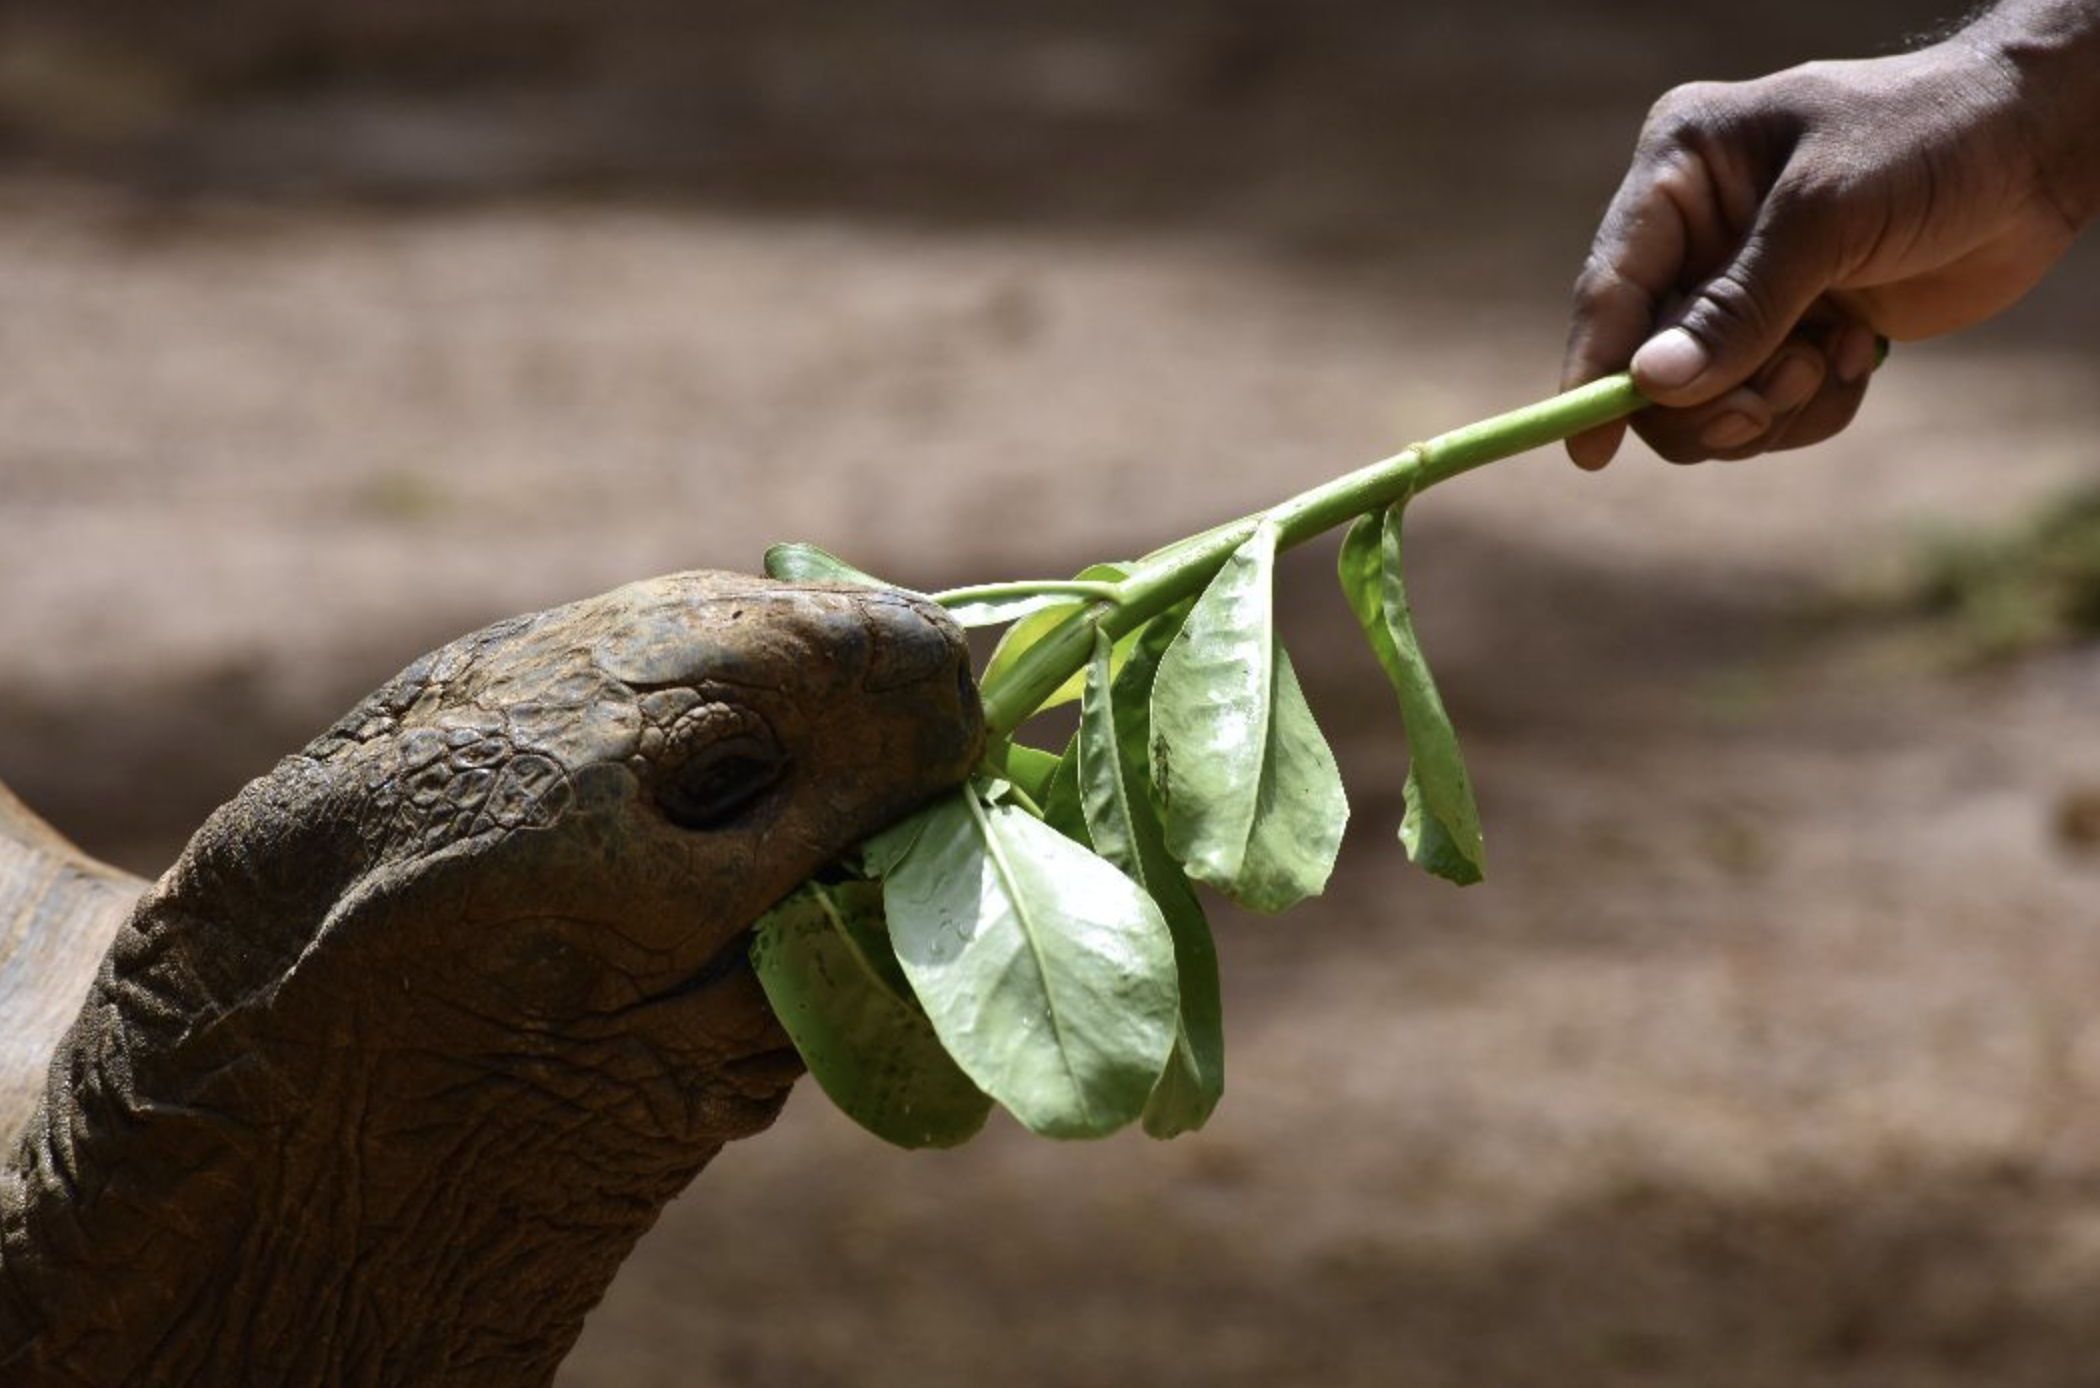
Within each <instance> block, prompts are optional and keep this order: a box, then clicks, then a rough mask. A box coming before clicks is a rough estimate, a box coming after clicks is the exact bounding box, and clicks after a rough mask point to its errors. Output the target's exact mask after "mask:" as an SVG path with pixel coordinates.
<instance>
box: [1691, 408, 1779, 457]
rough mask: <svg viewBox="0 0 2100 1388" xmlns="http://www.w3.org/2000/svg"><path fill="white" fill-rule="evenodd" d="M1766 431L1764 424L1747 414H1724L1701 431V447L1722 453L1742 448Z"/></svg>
mask: <svg viewBox="0 0 2100 1388" xmlns="http://www.w3.org/2000/svg"><path fill="white" fill-rule="evenodd" d="M1764 431H1765V428H1764V426H1763V425H1762V424H1759V423H1758V422H1757V421H1756V420H1754V419H1752V418H1751V417H1750V416H1748V415H1746V414H1724V415H1721V416H1719V417H1717V418H1715V419H1714V420H1712V421H1711V422H1710V423H1708V424H1707V426H1706V427H1705V428H1704V429H1701V430H1700V431H1699V446H1700V447H1701V448H1708V449H1712V450H1713V451H1714V452H1716V453H1720V452H1724V451H1725V450H1727V449H1730V448H1740V447H1742V446H1743V445H1744V444H1746V443H1748V442H1750V440H1752V439H1754V438H1756V437H1757V436H1758V435H1759V434H1762V433H1763V432H1764Z"/></svg>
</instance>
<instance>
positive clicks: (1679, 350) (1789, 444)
mask: <svg viewBox="0 0 2100 1388" xmlns="http://www.w3.org/2000/svg"><path fill="white" fill-rule="evenodd" d="M2093 8H2094V7H2092V6H2087V7H2086V9H2087V11H2088V12H2090V11H2091V10H2092V9H2093ZM2086 27H2087V28H2094V27H2100V25H2095V24H2093V23H2091V22H2088V24H2087V25H2086ZM2089 56H2090V55H2089V54H2088V57H2089ZM2031 79H2032V74H2031V73H2029V72H2026V71H2024V70H2023V69H2022V68H2021V67H2020V65H2018V64H2016V63H2014V62H2011V61H2009V60H2007V59H2006V57H2005V55H2004V54H2003V52H2000V51H1995V50H1994V49H1993V47H1992V46H1991V45H1990V44H1989V43H1987V42H1983V41H1980V40H1979V39H1977V38H1975V37H1973V31H1972V32H1971V34H1970V35H1962V36H1957V37H1956V38H1955V39H1952V40H1949V41H1947V42H1945V43H1942V44H1939V45H1937V46H1935V47H1933V48H1929V49H1925V50H1921V51H1919V52H1916V53H1907V54H1902V55H1899V56H1895V57H1889V58H1880V59H1872V60H1867V61H1861V62H1821V63H1811V64H1808V65H1806V66H1803V67H1798V68H1793V69H1790V70H1788V71H1785V72H1781V73H1777V74H1775V75H1773V76H1770V77H1765V78H1762V79H1759V80H1757V81H1752V82H1743V83H1728V84H1722V83H1701V84H1695V85H1692V86H1686V87H1680V88H1678V89H1676V90H1675V91H1673V92H1671V93H1669V94H1668V95H1667V96H1665V97H1664V98H1663V99H1662V101H1661V102H1659V103H1658V104H1657V105H1656V107H1655V109H1654V111H1653V112H1652V113H1651V114H1650V116H1649V118H1648V122H1647V124H1646V126H1645V127H1644V128H1643V130H1642V132H1641V136H1640V139H1639V142H1638V144H1637V146H1636V148H1635V152H1634V158H1633V164H1632V168H1631V169H1630V170H1629V171H1628V173H1627V175H1626V178H1625V181H1624V183H1623V184H1622V185H1621V186H1620V188H1619V191H1618V193H1617V195H1616V196H1615V197H1614V198H1613V200H1612V202H1611V205H1610V207H1609V209H1608V210H1607V211H1606V213H1605V216H1604V219H1603V222H1602V224H1601V226H1600V228H1599V230H1598V232H1597V236H1596V240H1595V242H1594V244H1593V245H1592V247H1591V250H1590V254H1589V258H1588V260H1587V262H1586V263H1585V265H1584V268H1583V271H1582V274H1581V276H1580V277H1579V279H1578V280H1577V282H1576V292H1575V312H1574V322H1573V326H1572V329H1571V332H1570V335H1569V341H1568V349H1567V355H1566V358H1565V361H1564V364H1563V375H1562V384H1563V386H1564V388H1565V387H1572V386H1576V385H1580V384H1583V383H1584V382H1587V381H1590V380H1594V379H1596V378H1597V377H1599V376H1602V375H1605V374H1607V373H1609V372H1611V371H1615V370H1618V369H1620V368H1622V367H1624V366H1626V365H1627V364H1628V362H1629V358H1630V361H1631V369H1632V372H1633V376H1634V381H1635V384H1636V385H1638V386H1639V387H1640V389H1641V390H1642V392H1643V393H1644V394H1646V395H1647V396H1648V397H1649V398H1650V399H1652V400H1654V401H1655V402H1656V407H1655V408H1651V409H1648V410H1645V411H1643V412H1642V413H1641V414H1640V415H1638V416H1636V417H1635V419H1634V421H1633V427H1634V429H1635V430H1636V432H1638V433H1639V434H1640V436H1641V437H1642V438H1643V439H1644V440H1646V441H1647V443H1648V444H1649V445H1650V446H1651V447H1653V448H1654V449H1655V451H1656V452H1657V453H1659V454H1661V455H1662V456H1663V457H1665V458H1667V459H1669V460H1671V461H1673V462H1695V461H1699V460H1701V459H1704V458H1712V457H1720V458H1741V457H1748V456H1751V455H1753V454H1757V453H1762V452H1766V451H1769V450H1773V449H1779V448H1797V447H1801V446H1803V445H1806V444H1811V443H1816V442H1820V441H1821V440H1823V439H1826V438H1829V437H1830V436H1831V435H1833V434H1835V433H1837V432H1838V431H1839V430H1840V429H1842V428H1844V427H1845V425H1846V424H1848V423H1849V422H1850V421H1851V419H1852V416H1853V414H1854V413H1855V411H1856V410H1857V409H1858V407H1859V404H1860V401H1861V400H1862V399H1863V398H1864V396H1865V394H1866V388H1867V380H1868V377H1869V375H1870V374H1871V372H1872V370H1873V366H1874V362H1875V358H1876V343H1875V338H1876V336H1877V335H1882V336H1887V337H1891V338H1918V337H1927V336H1932V335H1934V334H1938V333H1945V332H1950V331H1953V330H1955V329H1958V328H1962V327H1966V326H1968V325H1970V324H1973V323H1976V322H1978V321H1980V320H1982V319H1985V318H1988V317H1990V316H1991V315H1993V314H1995V313H1997V312H1999V311H2000V310H2002V309H2004V308H2006V307H2007V306H2008V305H2010V304H2012V303H2013V302H2014V301H2015V300H2017V299H2019V298H2020V297H2021V296H2022V295H2023V294H2025V293H2026V292H2027V290H2028V289H2030V288H2031V287H2032V286H2033V285H2034V284H2035V282H2036V281H2037V280H2038V279H2040V278H2041V276H2042V275H2043V273H2044V272H2046V271H2047V269H2048V268H2049V267H2050V265H2052V264H2053V263H2054V262H2055V261H2056V260H2057V258H2058V257H2059V256H2060V255H2061V254H2062V253H2063V251H2064V250H2065V248H2066V247H2067V246H2068V245H2069V244H2070V242H2071V240H2072V238H2073V236H2074V234H2075V232H2076V230H2077V227H2078V225H2079V223H2080V222H2081V221H2082V220H2083V218H2084V216H2085V213H2086V209H2085V208H2084V206H2082V205H2081V203H2082V202H2083V199H2082V198H2081V197H2073V196H2071V193H2070V190H2069V188H2068V186H2067V180H2066V179H2065V178H2064V177H2063V171H2062V169H2061V168H2060V164H2061V162H2062V161H2061V158H2060V157H2059V152H2058V151H2057V150H2056V148H2055V147H2054V146H2055V144H2056V143H2058V142H2056V141H2054V140H2053V138H2052V131H2051V130H2050V129H2049V128H2048V127H2049V125H2050V121H2049V119H2048V118H2047V116H2048V114H2049V113H2053V112H2054V111H2056V110H2058V109H2060V108H2061V103H2049V102H2037V100H2036V99H2035V96H2034V93H2033V92H2032V90H2031V88H2032V86H2033V85H2034V84H2033V81H2032V80H2031ZM1658 329H1660V331H1658ZM1636 349H1638V350H1636ZM1624 431H1625V426H1624V425H1623V424H1617V425H1610V426H1606V427H1604V428H1601V429H1597V430H1593V431H1591V432H1589V433H1586V434H1583V435H1580V436H1578V437H1576V438H1574V439H1571V440H1570V441H1569V443H1568V451H1569V455H1570V456H1571V457H1572V458H1573V459H1574V461H1575V462H1576V463H1577V464H1578V465H1580V466H1582V467H1586V468H1600V467H1603V466H1604V465H1605V464H1606V463H1607V462H1609V461H1610V459H1611V457H1612V455H1613V453H1614V452H1616V451H1617V449H1618V446H1619V443H1620V442H1621V440H1622V438H1623V437H1624Z"/></svg>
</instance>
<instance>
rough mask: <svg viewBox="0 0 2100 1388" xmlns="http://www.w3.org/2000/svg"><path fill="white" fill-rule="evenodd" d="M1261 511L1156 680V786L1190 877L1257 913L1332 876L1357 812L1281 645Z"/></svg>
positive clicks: (1270, 530) (1174, 847) (1291, 900)
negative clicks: (1346, 830)
mask: <svg viewBox="0 0 2100 1388" xmlns="http://www.w3.org/2000/svg"><path fill="white" fill-rule="evenodd" d="M1275 562H1276V530H1275V527H1274V526H1273V525H1271V524H1269V523H1267V522H1264V523H1263V524H1262V525H1261V526H1260V527H1259V528H1258V529H1256V531H1255V532H1254V534H1253V536H1252V537H1251V538H1249V539H1248V541H1247V543H1246V544H1244V545H1242V546H1240V548H1239V549H1238V550H1236V551H1234V552H1233V555H1232V557H1231V558H1230V559H1228V560H1227V561H1226V562H1225V565H1224V567H1223V568H1221V569H1220V570H1219V571H1218V574H1217V577H1215V578H1214V579H1212V580H1211V583H1210V586H1209V587H1208V588H1206V589H1205V590H1204V591H1203V595H1202V596H1201V597H1200V598H1198V599H1197V600H1196V605H1195V607H1194V608H1193V609H1192V610H1191V611H1190V612H1189V616H1188V620H1187V622H1185V623H1184V624H1183V625H1182V628H1181V631H1180V633H1179V634H1178V635H1177V636H1176V637H1175V638H1174V642H1173V644H1172V645H1171V646H1169V647H1168V648H1167V653H1166V655H1165V656H1164V657H1162V658H1161V661H1160V666H1159V673H1158V676H1157V677H1156V680H1155V683H1154V688H1153V691H1152V746H1151V764H1152V779H1153V783H1154V784H1155V785H1156V786H1157V787H1158V789H1159V794H1160V797H1161V800H1162V801H1163V803H1164V804H1165V807H1166V841H1167V847H1168V849H1169V851H1171V852H1172V854H1173V855H1174V857H1175V859H1176V860H1177V861H1179V862H1180V863H1181V864H1182V866H1183V867H1185V868H1186V869H1187V870H1188V874H1189V876H1191V877H1193V878H1195V879H1196V880H1197V881H1199V882H1207V883H1209V884H1210V885H1211V886H1213V887H1216V888H1217V889H1218V890H1219V891H1221V892H1223V893H1225V895H1227V896H1229V897H1231V898H1232V899H1233V900H1234V901H1237V902H1239V903H1240V904H1241V905H1242V906H1246V907H1249V908H1251V909H1253V910H1256V911H1268V912H1277V911H1283V910H1287V909H1289V908H1290V907H1292V906H1295V905H1296V904H1297V903H1298V902H1300V901H1302V900H1304V899H1305V898H1306V897H1308V896H1314V895H1317V894H1318V893H1319V892H1320V890H1321V889H1322V888H1323V887H1325V886H1326V884H1327V878H1328V875H1329V874H1330V873H1331V872H1332V871H1333V870H1334V857H1335V853H1336V852H1337V851H1338V850H1339V849H1340V847H1341V840H1342V828H1343V826H1344V825H1345V824H1346V823H1347V821H1348V818H1349V802H1348V798H1347V797H1346V796H1345V795H1344V794H1343V791H1342V781H1341V775H1340V773H1339V772H1338V771H1337V770H1336V769H1335V764H1334V754H1333V753H1332V752H1331V751H1329V750H1328V747H1327V742H1326V739H1325V738H1323V737H1321V736H1320V729H1319V725H1318V724H1317V723H1316V722H1314V720H1313V716H1312V710H1311V708H1309V707H1308V706H1307V705H1306V702H1305V694H1304V691H1303V690H1302V689H1300V687H1299V685H1298V676H1297V673H1296V672H1295V671H1294V670H1293V669H1292V668H1291V662H1290V659H1289V657H1288V656H1286V655H1285V654H1284V652H1283V649H1282V647H1281V646H1280V645H1278V644H1277V641H1276V639H1275V631H1274V613H1273V596H1274V594H1273V589H1274V570H1275Z"/></svg>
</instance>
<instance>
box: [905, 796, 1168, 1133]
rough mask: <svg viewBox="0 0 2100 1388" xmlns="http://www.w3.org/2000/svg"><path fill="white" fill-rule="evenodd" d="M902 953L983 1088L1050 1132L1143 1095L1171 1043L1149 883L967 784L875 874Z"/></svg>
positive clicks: (937, 1022) (1162, 930)
mask: <svg viewBox="0 0 2100 1388" xmlns="http://www.w3.org/2000/svg"><path fill="white" fill-rule="evenodd" d="M883 902H884V906H885V908H886V910H887V912H888V915H889V921H890V938H891V940H892V941H893V942H894V944H895V946H896V951H897V960H898V963H899V964H901V965H902V966H903V969H904V973H905V976H906V977H907V978H909V979H910V980H911V985H912V989H913V991H914V992H915V993H917V994H918V997H919V1001H920V1003H921V1004H922V1005H923V1006H924V1007H925V1009H926V1015H927V1016H928V1017H929V1018H930V1019H931V1020H932V1022H933V1029H934V1031H935V1032H936V1033H937V1034H938V1035H939V1036H940V1038H941V1041H942V1043H943V1044H944V1045H946V1046H947V1048H948V1053H949V1054H950V1055H952V1056H954V1057H955V1060H956V1063H957V1064H958V1065H960V1066H961V1067H962V1069H963V1071H964V1073H966V1074H967V1075H969V1077H970V1078H971V1080H972V1081H974V1082H975V1083H976V1084H977V1086H978V1087H979V1088H980V1089H983V1090H984V1091H985V1092H986V1093H988V1094H990V1095H991V1096H992V1097H993V1098H994V1099H996V1100H998V1101H999V1102H1000V1103H1001V1104H1003V1105H1005V1106H1006V1107H1007V1109H1009V1110H1010V1111H1011V1112H1012V1113H1013V1115H1014V1117H1016V1118H1018V1119H1019V1120H1020V1121H1021V1123H1022V1124H1023V1125H1024V1126H1026V1127H1028V1128H1029V1129H1031V1130H1033V1131H1035V1132H1038V1133H1041V1134H1043V1135H1045V1136H1048V1137H1100V1136H1102V1135H1104V1134H1107V1133H1110V1132H1113V1131H1115V1130H1116V1129H1117V1128H1120V1127H1122V1126H1123V1125H1124V1124H1126V1123H1128V1122H1130V1121H1131V1120H1132V1119H1134V1118H1136V1117H1137V1116H1138V1115H1139V1114H1140V1113H1141V1112H1142V1111H1143V1109H1144V1107H1145V1101H1146V1098H1147V1097H1148V1096H1149V1095H1150V1093H1151V1091H1152V1086H1153V1082H1154V1080H1155V1079H1157V1078H1158V1076H1159V1073H1160V1071H1161V1069H1162V1068H1164V1066H1165V1064H1166V1060H1167V1055H1168V1052H1169V1051H1170V1050H1171V1049H1172V1048H1173V1044H1174V1020H1175V1013H1176V1007H1177V1002H1178V990H1177V986H1176V982H1175V976H1174V946H1173V941H1172V939H1171V937H1170V936H1169V935H1168V933H1167V927H1166V922H1165V921H1164V920H1163V919H1162V918H1161V917H1160V913H1159V908H1158V907H1157V906H1155V905H1153V904H1152V900H1151V898H1149V897H1147V896H1146V895H1145V894H1144V892H1143V891H1141V890H1139V889H1138V887H1137V885H1136V884H1135V883H1133V882H1131V881H1130V879H1129V878H1127V877H1125V876H1123V874H1122V873H1120V872H1117V871H1116V870H1115V869H1114V868H1113V867H1111V866H1109V865H1108V864H1107V863H1105V862H1103V861H1102V860H1101V859H1099V858H1097V857H1095V856H1094V855H1093V854H1092V853H1089V852H1088V851H1087V850H1086V849H1084V848H1082V847H1080V846H1079V845H1077V844H1075V843H1073V842H1072V841H1071V840H1070V839H1068V838H1066V837H1065V836H1064V835H1063V834H1060V833H1058V832H1057V831H1056V830H1055V829H1052V828H1051V827H1049V826H1048V825H1046V824H1044V823H1042V822H1041V821H1040V820H1037V819H1035V818H1034V817H1032V816H1030V815H1028V814H1027V813H1025V812H1023V811H1021V810H1018V809H1015V808H1013V807H1012V806H1008V805H993V806H987V805H984V804H982V803H981V802H980V801H979V799H978V797H977V795H976V793H975V792H974V791H973V790H970V789H964V790H962V791H959V792H957V793H956V794H953V795H950V796H947V797H945V798H943V799H941V800H938V801H936V802H934V804H933V806H932V807H931V808H930V809H929V811H928V812H927V818H926V824H925V827H924V829H923V831H922V832H921V833H920V834H919V836H918V839H917V841H916V842H915V843H914V844H913V845H912V847H911V850H910V852H908V853H906V854H905V855H904V857H903V859H902V861H900V862H898V863H897V864H896V865H895V867H893V868H892V869H891V870H890V873H889V875H888V876H887V877H886V878H884V879H883Z"/></svg>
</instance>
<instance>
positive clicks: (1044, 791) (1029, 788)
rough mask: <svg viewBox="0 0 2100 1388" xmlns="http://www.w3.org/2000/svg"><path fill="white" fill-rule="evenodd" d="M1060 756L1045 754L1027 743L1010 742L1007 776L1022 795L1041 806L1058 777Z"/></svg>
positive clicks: (1007, 748)
mask: <svg viewBox="0 0 2100 1388" xmlns="http://www.w3.org/2000/svg"><path fill="white" fill-rule="evenodd" d="M1057 766H1058V756H1057V753H1055V752H1045V751H1044V750H1043V749H1042V748H1040V747H1030V746H1029V745H1028V744H1027V743H1025V742H1009V743H1008V744H1007V745H1006V775H1007V778H1008V779H1009V780H1011V781H1012V782H1013V783H1014V784H1015V785H1016V786H1019V787H1020V788H1021V793H1022V794H1023V795H1025V796H1027V797H1028V798H1029V799H1030V800H1033V801H1035V803H1036V804H1038V805H1040V804H1042V803H1043V801H1044V799H1045V798H1046V797H1047V796H1048V795H1049V794H1050V782H1051V779H1052V778H1053V777H1055V776H1056V775H1057Z"/></svg>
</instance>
